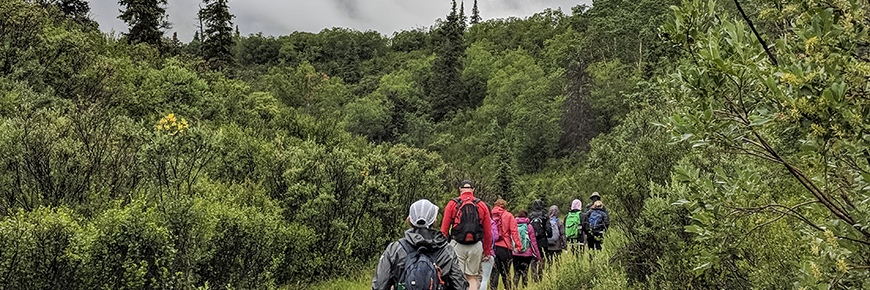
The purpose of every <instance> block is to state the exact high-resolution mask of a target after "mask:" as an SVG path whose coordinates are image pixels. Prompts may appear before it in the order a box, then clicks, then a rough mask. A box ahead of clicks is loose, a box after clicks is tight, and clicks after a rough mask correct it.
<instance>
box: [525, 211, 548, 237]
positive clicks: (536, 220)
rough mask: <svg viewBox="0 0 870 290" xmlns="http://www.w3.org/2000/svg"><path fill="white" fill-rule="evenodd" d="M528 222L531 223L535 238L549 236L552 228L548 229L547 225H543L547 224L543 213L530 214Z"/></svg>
mask: <svg viewBox="0 0 870 290" xmlns="http://www.w3.org/2000/svg"><path fill="white" fill-rule="evenodd" d="M529 223H530V224H531V225H532V228H533V229H535V238H536V239H545V238H547V237H549V236H550V234H551V232H552V230H550V227H549V226H545V225H546V224H547V219H545V218H544V216H543V215H539V214H537V215H532V218H531V219H530V221H529Z"/></svg>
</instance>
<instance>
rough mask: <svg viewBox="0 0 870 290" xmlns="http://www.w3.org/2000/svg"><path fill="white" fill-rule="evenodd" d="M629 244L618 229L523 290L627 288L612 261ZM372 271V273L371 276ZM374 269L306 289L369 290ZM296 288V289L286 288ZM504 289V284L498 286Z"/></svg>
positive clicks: (566, 258) (564, 257) (567, 257)
mask: <svg viewBox="0 0 870 290" xmlns="http://www.w3.org/2000/svg"><path fill="white" fill-rule="evenodd" d="M626 242H627V238H626V237H625V235H624V233H623V232H622V230H621V229H619V228H613V229H612V230H611V231H610V232H608V233H607V235H606V236H605V239H604V245H603V250H602V251H594V252H588V251H587V252H585V253H580V254H577V255H575V254H572V253H571V252H570V251H569V252H565V253H564V254H563V255H562V256H561V258H560V259H559V261H557V262H556V264H555V265H554V266H553V267H551V268H549V269H548V270H547V271H546V272H545V273H544V278H543V280H542V281H541V282H539V283H533V284H530V285H528V287H525V288H521V289H522V290H557V289H558V290H561V289H608V290H613V289H627V288H630V287H629V286H628V284H627V282H626V278H625V274H624V273H623V272H622V270H621V269H620V268H619V267H618V266H617V265H612V264H610V260H611V258H612V257H613V256H614V255H615V254H616V253H617V250H618V249H619V248H621V247H622V246H623V245H625V243H626ZM369 272H371V273H369ZM373 274H374V270H373V269H372V270H370V271H368V272H364V273H361V274H360V275H359V276H358V277H356V278H350V277H341V278H335V279H332V280H329V281H325V282H319V283H317V284H314V285H311V286H310V287H307V288H303V289H311V290H369V289H371V276H372V275H373ZM285 289H288V290H289V289H296V288H285ZM499 289H504V285H499Z"/></svg>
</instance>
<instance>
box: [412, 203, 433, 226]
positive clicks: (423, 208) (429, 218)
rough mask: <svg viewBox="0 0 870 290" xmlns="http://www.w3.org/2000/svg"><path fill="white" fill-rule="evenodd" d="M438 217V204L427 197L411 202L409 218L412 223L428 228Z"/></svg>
mask: <svg viewBox="0 0 870 290" xmlns="http://www.w3.org/2000/svg"><path fill="white" fill-rule="evenodd" d="M437 217H438V206H437V205H435V204H433V203H432V202H431V201H429V200H427V199H421V200H418V201H416V202H414V203H413V204H411V209H410V210H409V211H408V218H409V219H410V220H411V224H412V225H413V226H414V227H418V228H428V227H429V226H431V225H432V224H433V223H435V219H436V218H437Z"/></svg>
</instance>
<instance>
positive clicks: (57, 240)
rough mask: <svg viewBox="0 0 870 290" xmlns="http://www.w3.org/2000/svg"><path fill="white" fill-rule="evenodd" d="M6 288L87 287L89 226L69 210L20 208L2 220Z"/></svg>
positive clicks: (0, 240)
mask: <svg viewBox="0 0 870 290" xmlns="http://www.w3.org/2000/svg"><path fill="white" fill-rule="evenodd" d="M0 230H2V231H3V235H2V237H0V257H2V259H0V260H2V261H3V262H2V263H0V271H2V273H6V275H4V277H3V279H2V285H3V287H4V288H15V289H21V288H40V289H47V288H84V286H85V284H83V283H84V282H85V281H83V279H82V278H83V277H82V276H80V275H77V270H78V269H80V268H82V266H83V264H84V263H85V258H86V255H87V254H86V253H85V251H86V249H85V247H86V246H88V245H89V241H88V240H87V238H86V237H84V236H83V235H82V233H83V232H84V231H85V228H84V227H82V225H81V224H80V223H79V221H78V220H77V219H76V218H75V215H74V214H73V213H72V212H71V211H70V210H68V209H63V208H60V209H52V208H40V209H38V210H35V211H32V212H24V211H19V212H17V213H15V214H14V218H11V219H5V220H3V222H2V223H0Z"/></svg>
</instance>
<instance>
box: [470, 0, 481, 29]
mask: <svg viewBox="0 0 870 290" xmlns="http://www.w3.org/2000/svg"><path fill="white" fill-rule="evenodd" d="M480 20H481V18H480V10H477V0H474V7H473V8H471V25H475V24H478V23H480Z"/></svg>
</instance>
